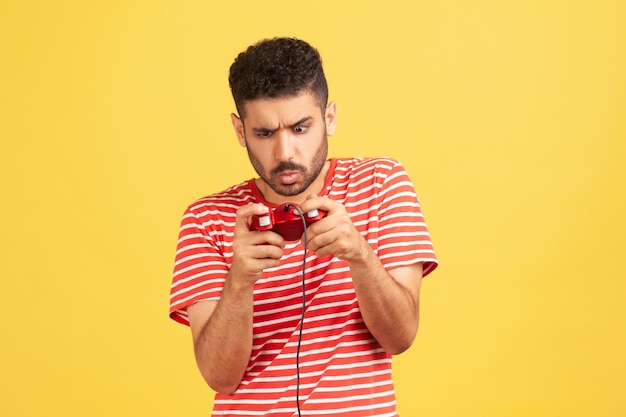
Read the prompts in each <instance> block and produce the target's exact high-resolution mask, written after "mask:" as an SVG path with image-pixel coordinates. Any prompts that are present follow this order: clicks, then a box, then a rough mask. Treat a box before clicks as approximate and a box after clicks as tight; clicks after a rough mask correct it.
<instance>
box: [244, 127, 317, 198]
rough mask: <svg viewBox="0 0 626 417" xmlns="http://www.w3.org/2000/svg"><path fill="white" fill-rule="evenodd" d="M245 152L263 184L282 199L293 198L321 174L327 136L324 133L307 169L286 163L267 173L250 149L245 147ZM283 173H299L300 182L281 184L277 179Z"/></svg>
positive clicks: (292, 163)
mask: <svg viewBox="0 0 626 417" xmlns="http://www.w3.org/2000/svg"><path fill="white" fill-rule="evenodd" d="M246 150H247V151H248V158H250V163H252V166H253V167H254V170H255V171H256V173H257V174H258V175H259V177H260V178H261V179H262V180H263V182H265V183H266V184H267V185H268V186H269V187H270V188H271V189H272V190H273V191H274V192H275V193H276V194H278V195H282V196H284V197H293V196H296V195H299V194H302V193H303V192H304V191H306V189H307V188H309V186H310V185H311V184H313V181H315V180H316V179H317V177H318V176H319V174H320V172H322V169H323V168H324V164H325V163H326V157H327V156H328V136H327V135H326V132H324V138H323V140H322V143H321V144H320V146H319V148H317V150H316V151H315V155H313V159H312V161H311V166H310V167H308V168H307V167H306V166H304V165H299V164H296V163H294V162H290V161H288V162H281V163H280V164H278V166H276V167H275V168H273V169H272V170H271V171H269V172H267V170H266V169H265V167H263V164H261V161H260V160H259V158H257V156H256V155H255V154H254V153H253V152H252V151H251V150H250V148H249V147H246ZM285 171H297V172H299V173H300V174H301V175H302V181H298V182H295V183H293V184H283V183H282V182H281V181H280V178H279V177H280V174H281V173H282V172H285Z"/></svg>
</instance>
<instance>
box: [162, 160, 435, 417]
mask: <svg viewBox="0 0 626 417" xmlns="http://www.w3.org/2000/svg"><path fill="white" fill-rule="evenodd" d="M320 195H324V196H326V197H328V198H331V199H333V200H336V201H338V202H340V203H342V204H343V205H344V206H345V208H346V210H347V211H348V213H349V215H350V217H351V219H352V221H353V223H354V225H355V226H356V228H357V229H358V230H359V232H360V233H361V234H362V235H363V236H364V237H365V239H366V240H367V241H368V243H369V244H370V245H371V247H372V248H373V249H374V251H375V252H376V254H377V255H378V257H379V259H380V261H381V262H382V264H383V265H384V266H385V268H386V269H387V270H391V269H393V268H396V267H400V266H406V265H411V264H415V263H418V262H423V263H424V276H425V275H427V274H428V273H430V272H431V271H432V270H434V269H435V267H436V266H437V260H436V257H435V253H434V251H433V247H432V244H431V241H430V236H429V234H428V230H427V228H426V224H425V222H424V218H423V216H422V212H421V209H420V204H419V202H418V199H417V196H416V194H415V191H414V189H413V185H412V183H411V181H410V179H409V177H408V175H407V174H406V172H405V170H404V169H403V168H402V165H401V164H400V163H398V162H396V161H394V160H391V159H387V158H355V159H331V167H330V170H329V174H328V176H327V179H326V182H325V184H324V187H323V190H322V192H321V193H320ZM251 202H253V203H258V202H261V203H264V204H266V205H267V206H269V207H270V209H272V208H274V207H275V206H273V205H272V204H269V203H268V202H266V201H264V199H263V197H262V196H261V194H260V193H259V191H258V189H257V188H256V185H255V182H254V180H249V181H247V182H244V183H242V184H239V185H236V186H233V187H231V188H229V189H227V190H225V191H223V192H220V193H217V194H213V195H211V196H208V197H205V198H202V199H200V200H198V201H196V202H195V203H193V204H192V205H190V206H189V208H188V209H187V210H186V212H185V214H184V216H183V219H182V224H181V229H180V237H179V241H178V249H177V252H176V262H175V267H174V277H173V283H172V289H171V296H170V317H171V318H172V319H174V320H176V321H178V322H180V323H184V324H189V320H188V317H187V313H186V308H187V307H188V306H189V305H191V304H192V303H194V302H197V301H200V300H219V298H220V294H221V291H222V289H223V285H224V280H225V278H226V275H227V273H228V269H229V266H230V264H231V261H232V256H233V253H232V249H233V248H232V243H233V231H234V227H235V213H236V211H237V209H238V208H239V207H241V206H243V205H246V204H248V203H251ZM303 256H304V247H303V245H302V243H301V242H288V243H286V246H285V248H284V255H283V258H282V259H281V262H280V266H279V267H276V268H271V269H266V270H265V271H264V274H263V278H262V279H260V280H259V281H257V282H256V284H255V287H254V319H253V346H252V354H251V357H250V362H249V364H248V367H247V370H246V372H245V374H244V377H243V380H242V381H241V384H240V385H239V387H238V388H237V390H236V391H235V392H234V393H233V394H229V395H225V394H216V396H215V400H214V409H213V415H214V416H223V415H231V416H294V415H296V385H297V381H296V351H297V348H298V335H299V331H300V326H303V329H302V341H301V345H300V357H299V366H300V383H299V399H300V407H301V412H302V415H305V416H322V415H329V416H396V415H397V412H396V400H395V394H394V388H393V383H392V378H391V355H389V354H388V353H386V352H385V351H384V350H383V349H382V348H381V346H380V345H379V344H378V343H377V341H376V340H375V339H374V338H373V336H372V335H371V334H370V332H369V331H368V329H367V327H366V326H365V324H364V322H363V318H362V317H361V312H360V310H359V305H358V301H357V298H356V294H355V291H354V287H353V284H352V279H351V276H350V269H349V267H348V265H347V263H346V262H345V261H342V260H339V259H337V258H335V257H332V256H326V257H322V258H318V257H316V256H315V255H313V254H312V253H309V254H307V260H306V267H305V271H306V273H305V278H304V280H305V287H306V291H305V296H306V304H305V314H304V321H302V295H303V294H302V279H303V277H302V268H303V265H302V263H303Z"/></svg>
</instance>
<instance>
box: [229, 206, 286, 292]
mask: <svg viewBox="0 0 626 417" xmlns="http://www.w3.org/2000/svg"><path fill="white" fill-rule="evenodd" d="M268 210H269V209H268V208H267V207H266V206H264V205H263V204H248V205H246V206H242V207H240V208H239V209H238V210H237V218H236V220H235V236H234V238H233V263H232V265H231V268H230V274H229V277H228V278H229V279H236V280H238V281H239V283H241V284H254V283H255V282H256V281H257V280H258V279H260V278H261V277H262V276H263V270H264V269H266V268H272V267H276V266H278V265H279V264H280V258H281V257H282V256H283V247H284V245H285V240H284V239H283V238H282V236H280V235H279V234H278V233H274V232H271V231H264V232H261V231H256V230H250V225H251V224H252V217H253V216H254V215H260V214H266V213H267V212H268Z"/></svg>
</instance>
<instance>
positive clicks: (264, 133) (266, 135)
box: [256, 131, 272, 138]
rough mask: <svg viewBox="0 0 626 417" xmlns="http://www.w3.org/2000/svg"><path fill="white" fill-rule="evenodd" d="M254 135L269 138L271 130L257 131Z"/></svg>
mask: <svg viewBox="0 0 626 417" xmlns="http://www.w3.org/2000/svg"><path fill="white" fill-rule="evenodd" d="M256 135H257V136H258V137H260V138H269V137H270V136H272V132H270V131H266V132H258V133H257V134H256Z"/></svg>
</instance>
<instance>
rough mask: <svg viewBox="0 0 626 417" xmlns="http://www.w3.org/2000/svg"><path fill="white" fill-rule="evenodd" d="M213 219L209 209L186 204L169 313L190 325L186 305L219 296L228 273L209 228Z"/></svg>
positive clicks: (218, 245) (177, 250) (217, 241)
mask: <svg viewBox="0 0 626 417" xmlns="http://www.w3.org/2000/svg"><path fill="white" fill-rule="evenodd" d="M213 223H215V222H214V221H213V219H212V218H211V215H210V210H208V209H206V208H202V207H197V206H196V207H194V208H191V207H190V208H188V209H187V210H186V211H185V213H184V215H183V218H182V221H181V225H180V232H179V237H178V244H177V248H176V258H175V263H174V273H173V278H172V287H171V291H170V310H169V315H170V317H171V318H172V319H174V320H176V321H177V322H179V323H183V324H186V325H189V318H188V316H187V307H188V306H189V305H191V304H193V303H195V302H197V301H202V300H218V299H219V298H220V295H221V292H222V289H223V287H224V281H225V279H226V275H227V274H228V268H229V267H228V263H227V262H226V260H225V257H224V254H223V247H222V246H221V245H220V242H219V240H218V239H217V236H218V234H217V233H215V232H214V231H212V230H211V224H213Z"/></svg>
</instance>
